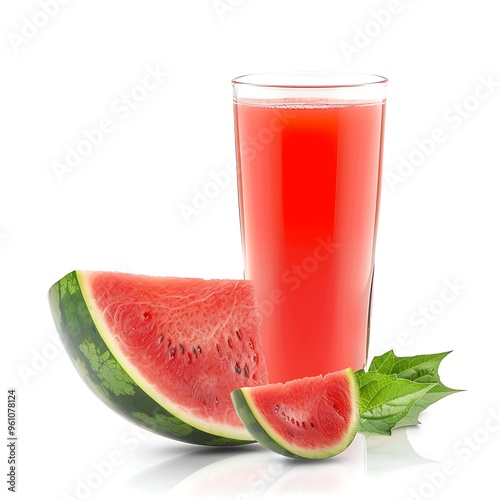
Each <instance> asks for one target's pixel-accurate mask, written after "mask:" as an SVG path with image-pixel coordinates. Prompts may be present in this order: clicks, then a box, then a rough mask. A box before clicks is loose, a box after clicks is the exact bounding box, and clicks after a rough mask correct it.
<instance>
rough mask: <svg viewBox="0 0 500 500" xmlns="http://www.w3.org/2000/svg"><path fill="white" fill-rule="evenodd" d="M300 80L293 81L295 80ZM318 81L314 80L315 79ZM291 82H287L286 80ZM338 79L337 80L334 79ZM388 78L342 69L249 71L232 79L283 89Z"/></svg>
mask: <svg viewBox="0 0 500 500" xmlns="http://www.w3.org/2000/svg"><path fill="white" fill-rule="evenodd" d="M294 79H295V80H298V82H297V83H293V80H294ZM314 79H316V80H317V81H316V82H314V81H313V80H314ZM287 80H288V81H290V83H286V81H287ZM334 80H337V81H334ZM388 81H389V80H388V78H386V77H384V76H381V75H376V74H371V73H355V72H340V71H332V72H325V71H283V72H267V73H249V74H245V75H241V76H238V77H236V78H233V79H232V80H231V84H232V85H233V86H247V87H258V88H268V89H283V90H293V89H297V90H307V89H345V88H358V87H366V86H371V85H385V84H387V82H388Z"/></svg>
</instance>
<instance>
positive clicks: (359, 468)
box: [129, 429, 430, 500]
mask: <svg viewBox="0 0 500 500" xmlns="http://www.w3.org/2000/svg"><path fill="white" fill-rule="evenodd" d="M425 463H430V461H429V460H427V459H425V458H423V457H421V456H420V455H418V454H417V453H416V452H415V450H414V449H413V448H412V446H411V444H410V442H409V441H408V437H407V435H406V431H405V430H404V429H398V430H397V431H395V432H393V435H392V436H373V437H369V438H365V437H364V436H363V435H361V434H358V435H357V436H356V438H355V440H354V442H353V443H352V444H351V446H349V448H347V450H346V451H344V452H343V453H342V454H341V455H339V456H337V457H334V458H332V459H328V460H320V461H314V460H293V459H288V458H286V457H282V456H281V455H277V454H275V453H272V452H270V451H268V450H266V449H265V448H263V447H261V446H259V445H257V444H255V445H249V446H242V447H235V448H224V449H219V448H201V449H199V450H195V451H193V452H190V453H185V454H183V455H180V456H176V457H173V458H169V459H168V460H165V461H164V462H161V463H160V464H157V465H154V466H152V467H149V468H148V469H146V470H144V471H142V472H141V473H139V474H137V475H135V476H134V477H132V478H131V479H130V481H129V484H130V485H131V486H132V487H134V488H138V489H140V490H147V491H151V492H154V493H157V494H161V495H162V496H163V495H164V494H166V493H167V492H168V496H169V497H170V498H181V497H185V496H191V497H192V496H198V497H217V498H234V499H237V500H245V499H251V498H256V497H261V496H268V495H269V496H275V495H298V496H299V497H301V496H305V497H306V496H308V495H311V494H313V495H315V497H318V496H322V495H332V494H337V495H338V494H341V493H342V492H346V491H348V490H351V492H352V490H353V489H356V488H358V487H360V486H362V485H363V483H364V482H365V478H366V477H370V476H373V475H380V474H382V473H384V472H390V471H393V470H395V469H399V468H402V467H413V466H416V465H421V464H425Z"/></svg>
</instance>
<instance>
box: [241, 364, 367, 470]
mask: <svg viewBox="0 0 500 500" xmlns="http://www.w3.org/2000/svg"><path fill="white" fill-rule="evenodd" d="M344 372H345V374H346V376H347V378H348V379H349V385H350V387H351V391H350V392H351V396H352V398H351V404H352V409H353V412H352V415H353V417H352V419H351V421H350V423H349V426H348V428H347V430H346V432H345V434H344V436H343V438H342V439H341V440H340V441H339V442H337V443H335V444H334V445H332V446H331V447H325V448H317V449H312V448H299V447H297V446H294V445H293V443H289V442H287V441H286V440H285V439H284V438H283V437H282V436H279V435H278V434H277V433H276V432H275V431H274V430H273V429H272V426H271V425H270V424H269V423H268V422H266V420H265V419H264V418H263V416H262V414H261V413H260V412H259V409H258V408H257V407H256V405H254V403H253V402H252V397H251V392H252V388H245V387H242V388H241V389H236V390H235V391H233V392H232V393H231V398H232V400H233V404H234V407H235V408H236V411H237V413H238V415H239V416H240V419H241V421H242V422H243V424H244V425H245V427H246V428H247V429H248V432H250V434H251V435H252V436H253V437H254V438H255V439H256V440H257V441H258V442H259V443H260V444H262V445H263V446H265V447H266V448H268V449H269V450H271V451H274V452H275V453H279V454H281V455H284V456H286V457H289V458H299V459H304V458H305V459H311V460H319V459H324V458H330V457H333V456H335V455H338V454H339V453H342V452H343V451H344V450H345V449H346V448H347V447H348V446H349V445H350V444H351V443H352V441H353V440H354V437H355V436H356V433H357V431H358V428H359V387H358V384H357V381H356V377H355V376H354V373H353V371H352V370H351V369H350V368H348V369H346V370H344Z"/></svg>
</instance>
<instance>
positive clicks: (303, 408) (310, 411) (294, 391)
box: [233, 369, 359, 458]
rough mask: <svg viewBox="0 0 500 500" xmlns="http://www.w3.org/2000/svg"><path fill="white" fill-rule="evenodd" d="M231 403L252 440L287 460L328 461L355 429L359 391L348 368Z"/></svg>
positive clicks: (242, 393) (246, 392)
mask: <svg viewBox="0 0 500 500" xmlns="http://www.w3.org/2000/svg"><path fill="white" fill-rule="evenodd" d="M233 400H234V403H235V406H236V408H237V409H238V411H239V414H240V416H241V418H242V420H243V421H244V422H245V424H246V425H247V427H248V428H249V430H250V432H251V433H252V434H253V435H254V437H255V438H256V439H258V440H259V441H260V442H261V443H262V444H264V445H266V446H268V447H269V448H271V449H273V450H274V451H277V452H278V453H282V454H285V455H287V456H300V457H305V458H323V457H327V456H332V455H333V454H336V453H337V452H340V451H342V450H343V449H345V447H347V445H348V444H349V443H350V442H351V441H352V439H353V438H354V435H355V433H356V430H357V424H358V418H359V416H358V389H357V386H356V381H355V378H354V375H353V373H352V370H350V369H347V370H343V371H339V372H334V373H329V374H327V375H325V376H322V375H320V376H317V377H306V378H303V379H297V380H292V381H289V382H286V383H285V384H281V383H278V384H269V385H266V386H261V387H249V388H243V389H241V390H238V391H235V393H233Z"/></svg>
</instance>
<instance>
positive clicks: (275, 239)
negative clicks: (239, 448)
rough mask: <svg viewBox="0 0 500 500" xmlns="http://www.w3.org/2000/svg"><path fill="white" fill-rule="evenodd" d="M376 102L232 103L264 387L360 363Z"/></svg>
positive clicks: (377, 173) (375, 196) (375, 192)
mask: <svg viewBox="0 0 500 500" xmlns="http://www.w3.org/2000/svg"><path fill="white" fill-rule="evenodd" d="M384 114H385V104H384V103H339V102H337V103H335V102H320V101H318V102H317V103H313V104H310V103H309V104H308V105H304V104H301V103H294V102H287V103H284V102H276V101H265V102H264V101H260V102H251V103H250V102H249V103H244V104H242V103H235V120H236V145H237V160H238V189H239V202H240V219H241V226H242V239H243V247H244V258H245V277H246V278H247V279H251V280H253V281H254V283H255V289H256V294H257V302H258V306H259V312H260V315H261V320H262V336H263V345H264V353H265V355H266V361H267V365H268V371H269V378H270V381H271V382H284V381H286V380H290V379H294V378H300V377H304V376H314V375H318V374H321V373H323V374H325V373H327V372H331V371H335V370H340V369H344V368H346V367H348V366H350V367H351V368H353V369H354V370H357V369H360V368H362V367H363V366H364V365H365V362H366V355H367V336H368V328H369V306H370V295H371V285H372V277H373V255H374V248H375V235H376V224H377V215H378V205H379V190H380V180H381V158H382V143H383V140H382V135H383V124H384Z"/></svg>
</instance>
